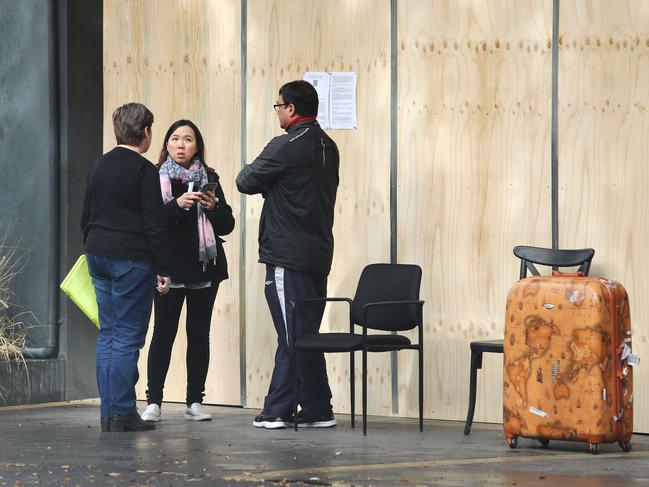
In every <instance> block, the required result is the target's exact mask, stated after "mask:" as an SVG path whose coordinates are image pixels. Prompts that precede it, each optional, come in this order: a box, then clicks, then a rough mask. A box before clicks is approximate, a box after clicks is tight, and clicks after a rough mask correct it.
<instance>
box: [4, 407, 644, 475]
mask: <svg viewBox="0 0 649 487" xmlns="http://www.w3.org/2000/svg"><path fill="white" fill-rule="evenodd" d="M143 408H144V406H143V405H142V406H141V407H140V409H141V410H142V409H143ZM208 410H209V411H210V412H212V413H213V415H214V418H213V420H212V421H207V422H193V421H187V420H185V419H184V415H183V411H184V406H183V405H180V404H164V405H163V408H162V411H163V420H162V422H160V423H158V428H157V429H156V430H155V431H152V432H146V433H132V432H128V433H100V431H99V418H98V406H97V403H96V402H93V401H90V402H81V403H68V404H59V405H43V406H24V407H11V408H0V486H5V485H7V486H37V485H38V486H41V485H47V486H77V485H80V486H86V485H101V486H104V485H129V486H136V485H155V486H175V485H184V484H188V485H196V486H212V485H363V486H366V485H442V486H467V485H480V486H491V485H494V486H496V485H498V486H500V485H517V486H526V485H533V486H541V485H542V486H553V487H554V486H559V485H565V486H570V487H579V486H586V485H587V486H589V487H597V486H604V485H624V486H626V485H647V483H649V437H648V436H644V435H636V436H634V438H633V451H631V452H629V453H624V452H622V451H621V450H620V448H619V447H618V445H617V444H609V445H603V446H602V448H601V451H600V454H599V455H591V454H589V453H587V451H586V445H585V444H583V443H568V442H560V441H553V442H551V443H550V446H549V448H547V449H544V448H542V447H541V445H540V443H538V442H536V441H533V440H527V439H520V440H519V444H518V448H517V449H516V450H509V449H508V448H507V447H506V446H505V442H504V437H503V435H502V429H501V428H500V426H499V425H485V424H479V423H476V424H474V426H473V430H472V432H471V435H469V436H464V435H463V434H462V430H463V427H464V424H463V423H459V422H452V421H426V422H425V423H424V432H423V433H420V432H419V430H418V427H417V421H416V420H409V419H393V418H383V417H370V418H369V422H368V435H367V437H363V433H362V430H361V429H360V428H358V427H357V428H356V429H352V428H351V427H350V424H349V417H348V416H343V415H338V416H337V417H336V419H337V420H338V426H337V427H335V428H330V429H300V431H299V432H297V433H296V432H294V431H293V430H291V429H287V430H263V429H257V428H254V427H253V426H252V418H253V417H254V415H255V414H256V413H257V411H255V410H249V409H240V408H226V407H216V406H213V407H212V406H211V407H208Z"/></svg>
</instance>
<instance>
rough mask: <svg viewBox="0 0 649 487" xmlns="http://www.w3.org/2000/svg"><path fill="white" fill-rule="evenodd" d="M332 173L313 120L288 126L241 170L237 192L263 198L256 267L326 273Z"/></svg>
mask: <svg viewBox="0 0 649 487" xmlns="http://www.w3.org/2000/svg"><path fill="white" fill-rule="evenodd" d="M338 168H339V155H338V147H337V146H336V143H335V142H334V141H333V140H331V139H330V138H329V136H328V135H327V134H326V133H325V132H324V131H323V130H322V129H321V128H320V125H318V122H316V121H315V120H313V121H304V122H300V123H297V124H295V125H293V126H291V127H289V129H288V131H287V133H286V134H284V135H281V136H279V137H275V138H274V139H272V140H271V141H270V142H269V143H268V145H267V146H266V147H265V148H264V150H263V151H262V153H261V154H260V155H259V156H258V157H257V159H255V160H254V161H253V162H252V163H251V164H248V165H246V166H245V167H244V168H243V169H242V170H241V172H240V173H239V176H238V177H237V188H239V191H241V192H242V193H246V194H256V193H261V194H262V196H263V197H264V198H265V201H264V207H263V209H262V212H261V220H260V222H259V262H262V263H266V264H273V265H277V266H281V267H286V268H288V269H295V270H299V271H304V272H310V273H314V274H317V275H322V276H326V275H328V274H329V271H330V270H331V261H332V258H333V249H334V239H333V233H332V227H333V222H334V205H335V203H336V191H337V188H338Z"/></svg>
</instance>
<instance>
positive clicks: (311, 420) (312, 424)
mask: <svg viewBox="0 0 649 487" xmlns="http://www.w3.org/2000/svg"><path fill="white" fill-rule="evenodd" d="M288 423H289V426H294V423H293V419H292V418H291V420H289V421H288ZM336 424H337V423H336V419H335V418H334V413H333V412H332V411H327V412H325V413H322V414H320V415H318V416H316V417H309V416H305V415H304V414H302V411H300V412H299V413H297V427H298V428H331V427H332V426H336Z"/></svg>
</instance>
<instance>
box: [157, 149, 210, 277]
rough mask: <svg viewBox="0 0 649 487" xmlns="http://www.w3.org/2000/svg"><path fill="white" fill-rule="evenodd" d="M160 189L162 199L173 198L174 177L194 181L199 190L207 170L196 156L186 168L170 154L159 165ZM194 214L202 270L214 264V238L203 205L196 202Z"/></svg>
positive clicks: (169, 199) (183, 181)
mask: <svg viewBox="0 0 649 487" xmlns="http://www.w3.org/2000/svg"><path fill="white" fill-rule="evenodd" d="M159 171H160V189H161V190H162V200H163V201H164V202H165V204H166V203H169V202H170V201H171V200H173V199H174V197H173V194H172V192H171V180H173V179H175V180H177V181H180V182H182V183H183V184H189V182H190V181H193V182H194V188H195V190H199V189H200V188H202V187H203V185H204V184H205V183H207V181H208V179H207V170H206V169H205V165H204V164H202V163H201V161H200V159H199V158H198V157H194V158H193V159H192V161H191V163H190V165H189V168H188V169H185V168H184V167H183V166H181V165H180V164H178V163H177V162H176V161H174V160H173V159H172V158H171V156H167V160H166V161H165V162H163V163H162V165H161V166H160V169H159ZM196 215H197V217H198V222H197V223H198V260H199V261H200V262H201V263H202V264H203V270H205V268H206V267H207V264H208V263H209V262H210V261H212V262H213V263H214V264H216V238H215V237H214V229H213V228H212V224H211V223H210V221H209V220H208V219H207V217H206V216H205V211H204V209H203V205H201V204H200V203H197V204H196Z"/></svg>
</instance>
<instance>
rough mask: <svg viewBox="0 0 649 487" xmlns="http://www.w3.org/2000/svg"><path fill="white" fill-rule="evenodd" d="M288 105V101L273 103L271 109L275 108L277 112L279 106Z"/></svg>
mask: <svg viewBox="0 0 649 487" xmlns="http://www.w3.org/2000/svg"><path fill="white" fill-rule="evenodd" d="M288 105H289V104H288V103H275V104H274V105H273V110H275V111H276V112H279V107H286V106H288Z"/></svg>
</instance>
